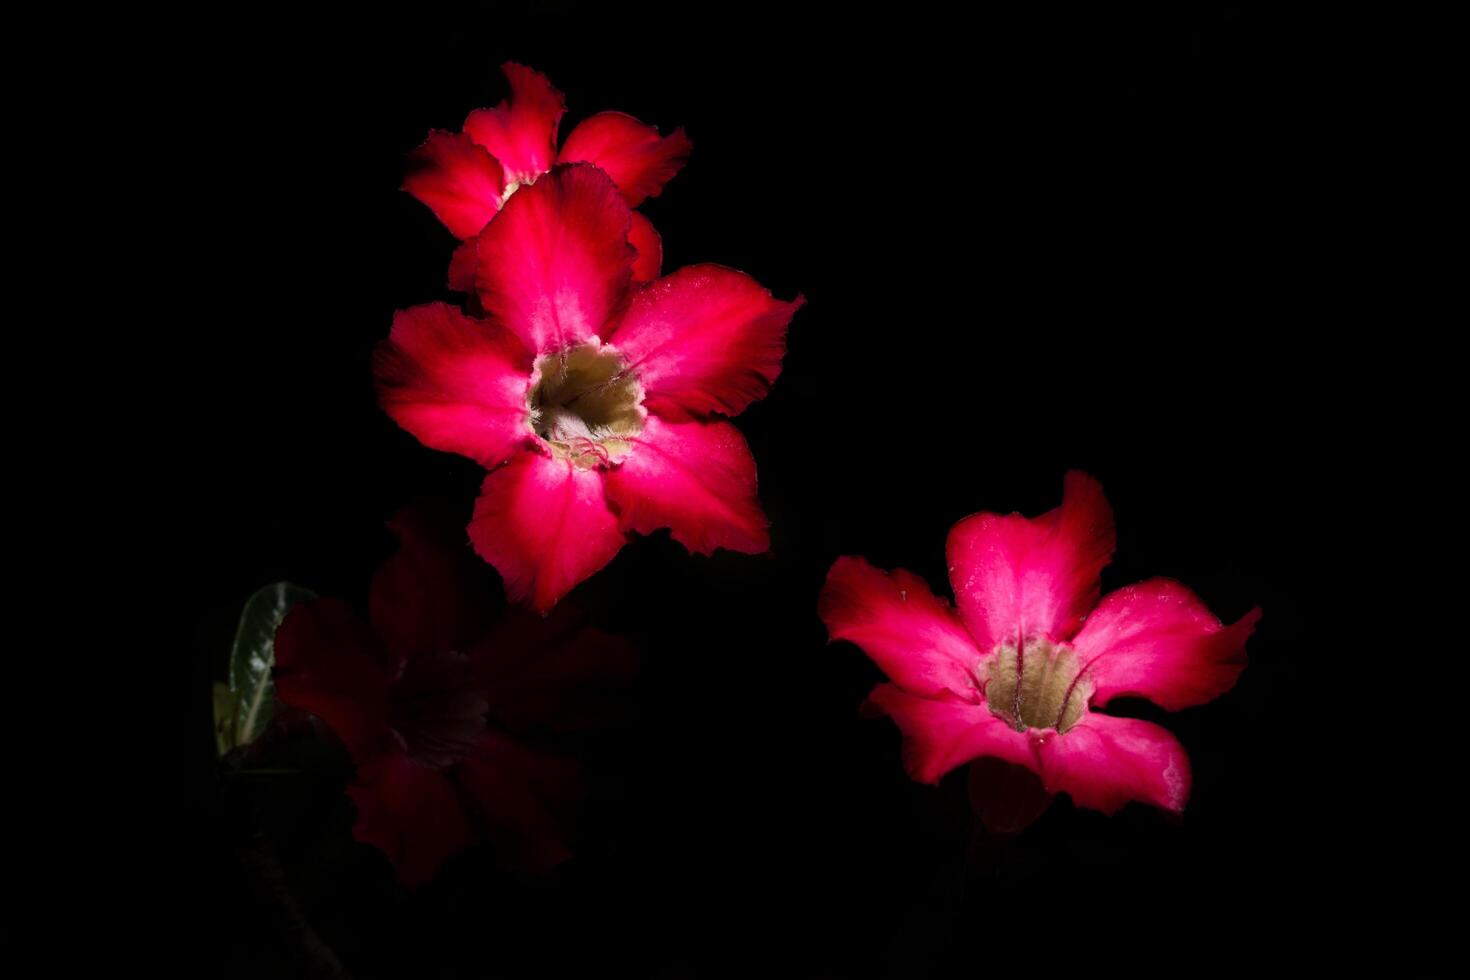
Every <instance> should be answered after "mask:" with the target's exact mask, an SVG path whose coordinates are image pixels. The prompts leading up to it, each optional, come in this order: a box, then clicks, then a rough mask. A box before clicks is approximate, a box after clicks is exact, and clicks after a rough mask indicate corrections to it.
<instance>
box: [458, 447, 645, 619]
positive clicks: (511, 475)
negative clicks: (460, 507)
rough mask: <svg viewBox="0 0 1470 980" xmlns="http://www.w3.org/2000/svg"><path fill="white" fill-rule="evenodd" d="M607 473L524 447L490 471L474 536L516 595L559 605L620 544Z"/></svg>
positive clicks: (538, 605) (534, 603)
mask: <svg viewBox="0 0 1470 980" xmlns="http://www.w3.org/2000/svg"><path fill="white" fill-rule="evenodd" d="M623 540H624V538H623V532H622V531H620V530H619V529H618V519H617V517H615V516H614V515H613V513H612V511H611V510H609V509H608V505H607V498H606V496H605V494H604V493H603V484H602V474H601V473H600V472H598V471H597V470H584V469H578V468H577V467H575V466H573V465H572V464H571V463H570V462H568V461H567V460H564V459H552V458H550V457H548V456H544V455H542V454H541V453H540V452H524V453H521V454H519V455H517V456H515V457H514V458H512V459H511V461H510V462H509V463H506V464H505V465H504V466H502V467H500V468H499V469H497V470H494V471H492V472H491V473H490V474H489V475H487V476H486V477H485V483H484V484H483V486H481V488H480V499H479V500H477V501H475V516H474V517H473V518H472V519H471V521H470V542H471V543H472V544H473V545H474V547H475V551H476V552H478V553H479V555H480V557H481V558H484V559H485V560H486V561H488V562H489V563H490V564H492V565H494V566H495V568H496V569H497V570H498V571H499V572H500V576H501V578H503V579H504V580H505V591H506V594H508V595H509V596H510V597H511V598H512V599H515V600H517V601H521V602H528V603H529V604H530V605H531V608H533V609H535V610H536V611H537V612H545V611H547V610H548V609H550V608H551V607H552V606H554V605H556V602H557V600H558V599H560V598H561V597H562V596H564V595H566V594H567V593H568V592H569V591H571V589H572V588H573V587H574V586H576V585H577V584H578V583H579V582H581V581H583V580H584V579H586V578H588V577H589V576H590V575H592V574H593V573H594V572H596V571H597V570H598V569H600V568H602V566H604V565H606V564H607V563H608V562H610V561H612V560H613V556H614V555H616V554H617V553H618V550H619V549H620V548H622V546H623Z"/></svg>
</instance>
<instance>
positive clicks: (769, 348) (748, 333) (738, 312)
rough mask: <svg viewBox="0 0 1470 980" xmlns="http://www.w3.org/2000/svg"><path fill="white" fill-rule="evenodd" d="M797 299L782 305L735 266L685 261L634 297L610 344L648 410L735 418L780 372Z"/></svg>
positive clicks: (676, 415)
mask: <svg viewBox="0 0 1470 980" xmlns="http://www.w3.org/2000/svg"><path fill="white" fill-rule="evenodd" d="M804 302H805V300H803V299H802V298H800V297H798V298H797V299H796V300H794V301H793V302H790V303H784V302H782V301H781V300H778V299H776V298H774V297H773V296H772V295H771V294H770V291H769V290H767V289H765V288H764V287H763V286H761V284H760V283H758V282H756V281H755V280H754V279H752V278H751V277H750V276H747V275H746V274H745V273H743V272H736V271H735V270H734V269H727V268H725V267H724V266H719V265H708V264H706V265H691V266H686V267H684V268H682V269H680V270H679V271H677V272H675V273H673V274H671V275H668V276H665V277H664V278H662V279H659V280H658V281H656V282H651V283H649V284H647V285H646V286H644V287H643V288H642V289H640V290H639V291H638V292H637V293H635V294H634V296H633V300H632V302H631V303H630V304H629V307H628V311H627V313H626V314H625V315H624V316H623V318H622V320H621V322H620V323H619V324H618V327H617V329H616V330H614V331H613V334H612V343H613V344H614V345H615V346H616V347H617V348H618V350H619V351H621V352H622V354H623V356H624V357H626V358H627V359H628V362H629V363H630V364H631V365H633V367H634V369H635V370H636V371H637V372H638V377H639V380H640V381H641V382H642V384H643V388H644V391H645V392H646V394H645V397H644V404H645V405H647V406H648V408H649V409H650V410H652V411H654V412H657V413H658V414H660V415H662V416H664V417H665V418H673V419H682V418H687V417H689V416H691V415H703V414H708V413H710V412H721V413H723V414H725V415H737V414H739V413H740V412H741V411H743V410H744V409H745V407H746V406H747V405H749V404H750V403H751V402H753V401H756V400H757V399H759V398H763V397H765V394H766V392H767V391H768V390H769V389H770V386H771V384H772V383H773V382H774V381H775V380H776V377H777V375H779V374H780V373H781V358H782V357H783V356H784V355H785V353H786V326H787V324H788V323H790V322H791V317H792V314H794V313H795V312H796V311H797V309H799V308H800V307H801V305H802V304H803V303H804Z"/></svg>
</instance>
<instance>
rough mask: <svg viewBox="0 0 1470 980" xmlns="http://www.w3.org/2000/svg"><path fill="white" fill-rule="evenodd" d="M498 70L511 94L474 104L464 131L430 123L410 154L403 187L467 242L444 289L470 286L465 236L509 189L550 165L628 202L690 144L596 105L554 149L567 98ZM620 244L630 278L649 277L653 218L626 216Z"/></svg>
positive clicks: (655, 251) (665, 175)
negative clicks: (583, 170)
mask: <svg viewBox="0 0 1470 980" xmlns="http://www.w3.org/2000/svg"><path fill="white" fill-rule="evenodd" d="M500 70H501V71H502V72H503V73H504V74H505V78H506V81H508V82H509V83H510V93H511V94H510V97H509V98H507V99H506V100H505V101H503V102H501V103H500V104H499V105H497V106H495V107H494V108H493V109H476V110H475V111H474V112H472V113H470V115H469V118H468V119H466V120H465V123H464V131H463V132H461V133H450V132H446V131H444V130H434V131H432V132H430V133H429V138H428V139H427V140H425V141H424V143H423V145H422V146H420V147H419V148H418V149H416V150H414V151H413V152H412V153H411V154H409V169H408V173H407V174H406V176H405V177H404V180H403V188H404V190H406V191H408V192H409V193H410V194H412V195H413V196H414V197H416V198H418V199H419V200H420V201H422V202H423V203H424V204H426V205H428V206H429V208H430V209H431V210H432V211H433V212H434V214H435V215H437V216H438V218H439V220H440V221H442V222H444V225H445V227H447V228H448V229H449V230H450V231H451V232H453V233H454V235H455V236H456V237H458V238H461V239H465V240H466V244H465V245H464V246H462V247H461V248H460V249H459V250H458V251H456V253H455V256H454V258H453V260H452V261H451V263H450V273H449V280H450V287H451V288H453V289H458V290H461V291H464V292H468V291H470V290H471V289H473V288H474V278H473V272H474V265H475V261H474V243H473V241H472V240H473V239H474V237H475V236H476V235H477V234H479V232H480V229H482V228H484V227H485V225H486V224H487V223H488V222H489V221H490V219H491V218H493V217H494V216H495V214H496V212H497V211H499V210H500V209H501V208H502V207H503V206H504V205H505V202H506V201H507V200H509V198H510V196H511V195H512V194H514V193H515V192H516V191H517V190H518V189H520V188H522V187H525V186H527V185H528V184H533V183H535V182H536V180H537V179H538V178H540V177H541V176H542V175H543V174H545V173H546V172H547V171H549V170H550V169H551V168H552V166H553V165H555V164H557V163H576V162H585V163H591V164H594V165H595V166H597V167H600V168H601V169H602V170H603V171H605V172H606V173H607V175H608V176H609V177H611V178H612V180H613V181H614V182H615V183H616V184H617V186H618V189H619V190H620V191H621V192H622V195H623V199H624V200H626V201H627V202H628V205H629V206H630V207H635V208H636V207H637V206H638V205H640V204H642V203H643V201H644V200H645V199H647V198H650V197H657V196H658V195H659V193H660V192H661V191H662V190H663V186H664V184H665V183H667V182H668V180H669V178H671V177H673V176H674V174H676V173H678V172H679V169H680V168H681V167H683V166H684V162H685V161H686V160H687V159H689V151H690V149H691V147H692V144H691V143H690V142H689V137H687V136H685V135H684V130H683V129H676V130H674V131H673V132H672V133H670V134H669V135H668V136H659V134H658V130H657V129H655V128H654V127H652V126H649V125H647V124H646V123H642V122H639V121H638V120H637V119H634V118H633V117H632V116H628V115H624V114H623V113H621V112H599V113H597V114H596V115H595V116H589V117H588V118H586V119H584V120H582V122H580V123H578V124H577V126H576V127H575V128H574V129H573V130H572V131H571V133H570V134H568V136H567V138H566V141H565V142H564V143H562V145H561V147H560V149H558V148H557V130H558V128H559V127H560V125H561V117H562V114H563V113H565V112H566V100H565V98H563V96H562V94H561V93H560V92H558V91H557V90H556V89H555V88H553V87H552V85H551V82H549V81H548V80H547V78H546V76H545V75H542V74H541V73H540V72H536V71H532V70H531V69H530V68H527V67H525V66H524V65H517V64H514V63H512V62H506V63H505V64H504V65H502V66H501V68H500ZM632 222H633V225H632V228H631V230H630V232H629V236H628V237H629V241H630V242H631V243H632V245H633V247H634V248H635V249H637V251H638V257H637V261H636V262H635V263H634V267H633V274H634V278H635V279H638V280H639V281H648V280H652V279H656V278H658V273H659V269H660V267H661V263H662V261H663V245H662V243H661V241H660V240H659V236H658V232H657V231H655V230H654V228H653V225H652V224H651V223H650V222H649V221H648V219H647V218H645V217H644V216H643V215H642V214H639V213H638V212H634V213H633V217H632Z"/></svg>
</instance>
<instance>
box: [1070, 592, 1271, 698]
mask: <svg viewBox="0 0 1470 980" xmlns="http://www.w3.org/2000/svg"><path fill="white" fill-rule="evenodd" d="M1260 618H1261V610H1260V609H1258V608H1257V609H1252V610H1251V611H1250V612H1248V613H1246V614H1245V615H1244V616H1243V617H1241V619H1240V620H1239V621H1237V622H1236V623H1235V624H1233V625H1231V626H1226V625H1224V624H1223V623H1221V622H1220V620H1218V619H1217V618H1215V616H1214V615H1213V614H1212V613H1211V612H1210V611H1209V609H1207V608H1205V604H1204V603H1203V602H1201V601H1200V600H1199V597H1198V596H1196V595H1195V594H1194V593H1193V592H1191V591H1190V590H1189V589H1187V588H1185V587H1184V586H1182V585H1180V584H1179V583H1178V582H1172V581H1170V580H1168V579H1150V580H1149V581H1147V582H1140V583H1139V584H1137V585H1130V586H1128V587H1127V588H1123V589H1119V590H1118V591H1117V592H1112V593H1109V594H1108V595H1107V596H1105V597H1104V598H1103V600H1102V602H1100V603H1098V605H1097V608H1096V609H1094V610H1093V611H1092V612H1091V613H1090V614H1089V615H1088V617H1087V622H1086V623H1085V624H1084V625H1083V627H1082V630H1081V632H1079V633H1078V634H1077V637H1076V639H1074V640H1073V641H1072V645H1073V646H1074V647H1076V648H1077V652H1078V653H1079V654H1081V656H1082V658H1083V663H1084V664H1085V665H1086V666H1085V667H1084V670H1085V672H1086V674H1087V676H1088V678H1089V679H1090V680H1091V681H1092V683H1093V685H1094V687H1093V695H1092V703H1093V704H1096V705H1101V704H1106V703H1107V702H1108V701H1109V700H1111V699H1112V698H1115V697H1118V696H1120V695H1125V694H1132V695H1137V696H1138V697H1144V698H1148V699H1149V700H1150V701H1152V702H1153V703H1154V704H1157V705H1158V706H1159V707H1161V708H1166V709H1168V710H1169V711H1178V710H1179V709H1180V708H1187V707H1190V706H1191V705H1196V704H1204V703H1205V702H1206V701H1210V700H1213V699H1214V698H1217V697H1219V696H1220V695H1221V694H1224V693H1225V692H1226V691H1228V690H1230V688H1232V687H1234V686H1235V680H1236V678H1238V677H1239V676H1240V672H1241V671H1242V670H1244V669H1245V641H1246V640H1247V639H1248V638H1249V637H1250V635H1251V632H1252V631H1253V630H1254V629H1255V627H1256V621H1257V620H1259V619H1260Z"/></svg>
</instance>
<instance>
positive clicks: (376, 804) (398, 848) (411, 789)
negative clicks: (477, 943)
mask: <svg viewBox="0 0 1470 980" xmlns="http://www.w3.org/2000/svg"><path fill="white" fill-rule="evenodd" d="M347 795H348V796H351V797H352V802H353V803H354V804H356V806H357V822H356V823H354V824H353V825H352V836H353V837H355V838H357V839H358V840H359V841H361V842H362V843H364V844H370V845H372V846H373V847H376V848H377V849H378V850H380V851H382V852H383V853H384V854H386V855H387V856H388V860H389V861H391V862H392V863H393V870H394V871H395V872H396V873H397V875H398V880H399V881H400V882H402V883H403V884H404V885H405V886H407V887H409V888H417V887H419V886H420V885H423V884H426V883H427V882H429V881H430V880H432V879H433V877H434V875H435V874H437V873H438V871H439V869H440V868H441V867H443V866H444V863H445V862H446V861H448V860H449V859H450V858H451V857H453V856H454V855H455V854H458V853H459V852H460V851H462V850H464V849H465V848H467V847H469V846H470V845H471V844H473V843H475V834H474V831H473V830H472V829H471V827H470V822H469V818H468V816H467V815H466V814H465V810H464V804H463V803H461V802H460V798H459V793H458V792H457V791H456V790H455V788H454V785H453V784H452V783H450V782H449V780H448V779H446V778H445V777H444V774H443V773H441V772H440V771H439V770H437V769H433V768H430V767H429V766H426V765H423V764H422V763H419V762H416V761H414V760H413V759H410V758H409V757H408V756H406V755H404V754H403V753H401V752H389V753H386V754H384V755H381V756H378V757H377V758H375V759H373V760H371V761H369V762H367V763H364V764H360V765H359V766H358V767H357V778H356V779H354V780H353V781H352V782H350V783H348V784H347Z"/></svg>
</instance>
